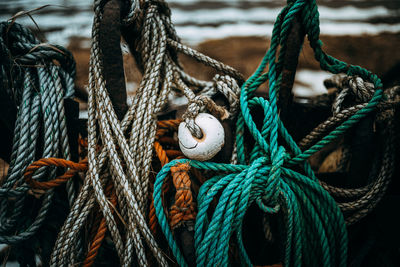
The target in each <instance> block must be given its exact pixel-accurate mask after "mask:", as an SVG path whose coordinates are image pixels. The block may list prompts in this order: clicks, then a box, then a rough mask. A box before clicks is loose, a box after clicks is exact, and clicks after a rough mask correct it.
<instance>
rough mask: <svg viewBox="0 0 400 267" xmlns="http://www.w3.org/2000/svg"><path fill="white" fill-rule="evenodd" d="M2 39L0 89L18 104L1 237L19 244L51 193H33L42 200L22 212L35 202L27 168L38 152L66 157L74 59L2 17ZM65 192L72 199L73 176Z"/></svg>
mask: <svg viewBox="0 0 400 267" xmlns="http://www.w3.org/2000/svg"><path fill="white" fill-rule="evenodd" d="M0 45H1V47H0V53H1V57H2V61H1V63H0V67H1V72H0V74H1V76H0V77H1V80H2V87H1V90H2V91H3V92H4V93H6V94H7V96H8V97H9V100H10V102H11V103H12V104H13V105H15V107H16V110H17V114H16V121H15V128H14V138H13V145H12V154H11V159H10V164H9V169H8V172H7V175H6V177H5V178H4V180H3V181H2V184H1V188H0V195H1V200H0V210H1V214H0V243H3V244H12V245H19V244H21V243H22V242H24V241H27V240H29V239H30V238H31V237H32V236H34V235H35V234H36V233H37V231H38V229H39V228H40V227H41V226H42V224H43V223H44V220H45V219H46V216H47V213H48V211H49V208H50V206H51V204H52V201H53V199H54V192H53V190H50V191H48V192H46V193H45V195H44V196H43V198H42V199H33V203H39V205H40V209H39V210H38V211H37V214H36V215H35V214H30V215H29V214H25V213H24V210H26V209H32V207H33V206H32V194H31V191H30V190H29V189H30V188H29V186H27V185H26V184H25V183H24V177H23V174H24V171H25V168H26V167H27V166H28V165H29V164H30V163H32V162H33V161H34V160H35V159H39V158H48V157H61V158H65V159H69V157H70V148H69V142H68V135H67V128H66V118H65V110H64V99H65V98H70V97H71V96H72V95H73V93H74V78H75V61H74V59H73V57H72V55H71V53H70V52H69V51H67V50H66V49H65V48H63V47H61V46H58V45H51V44H47V43H41V42H40V41H39V40H38V39H37V38H36V37H35V36H34V35H33V33H32V32H31V31H30V30H28V29H27V28H25V27H23V26H22V25H20V24H18V23H15V22H13V21H10V22H1V23H0ZM53 61H57V62H58V64H56V63H55V62H53ZM56 171H57V169H56V168H41V169H39V171H38V172H37V173H36V174H35V175H34V176H33V180H32V181H45V180H52V179H54V178H55V176H56ZM67 192H68V197H69V203H70V205H72V203H73V202H74V200H75V194H76V193H75V189H74V182H73V180H71V181H69V182H68V183H67ZM22 251H23V250H21V253H23V252H22Z"/></svg>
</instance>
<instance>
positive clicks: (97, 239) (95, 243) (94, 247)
mask: <svg viewBox="0 0 400 267" xmlns="http://www.w3.org/2000/svg"><path fill="white" fill-rule="evenodd" d="M105 191H106V192H105V194H106V196H109V195H110V194H111V197H110V202H111V205H113V206H114V207H115V206H116V205H117V196H116V195H115V190H114V188H113V185H112V183H109V184H108V186H107V188H106V190H105ZM111 212H112V213H114V209H111ZM98 215H100V216H98V217H100V218H101V221H100V223H99V224H98V228H97V232H96V235H95V236H94V237H93V239H92V242H91V243H90V248H89V251H88V253H87V255H86V259H85V261H84V262H83V266H84V267H90V266H92V265H93V263H94V261H95V259H96V256H97V253H98V252H99V249H100V247H101V244H102V242H103V239H104V237H105V236H106V232H107V224H106V219H105V218H104V216H103V215H102V213H101V212H98ZM96 219H97V218H96ZM94 225H97V224H96V223H95V224H94Z"/></svg>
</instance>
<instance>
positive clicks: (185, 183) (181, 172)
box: [170, 163, 196, 229]
mask: <svg viewBox="0 0 400 267" xmlns="http://www.w3.org/2000/svg"><path fill="white" fill-rule="evenodd" d="M189 169H190V166H189V164H188V163H183V164H177V165H175V166H173V167H171V174H172V177H173V178H172V181H173V183H174V186H175V188H176V193H175V203H174V205H173V206H172V207H171V211H170V220H171V221H170V224H171V228H172V229H175V228H177V227H179V226H180V225H181V224H182V223H184V222H185V221H190V220H194V219H195V218H196V211H195V204H194V202H193V196H192V190H191V184H192V182H191V181H190V177H189V174H188V172H189Z"/></svg>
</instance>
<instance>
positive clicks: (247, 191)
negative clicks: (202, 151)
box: [153, 0, 393, 266]
mask: <svg viewBox="0 0 400 267" xmlns="http://www.w3.org/2000/svg"><path fill="white" fill-rule="evenodd" d="M295 17H297V18H298V19H299V20H300V22H301V24H302V26H303V28H304V30H305V32H306V33H307V36H308V39H309V41H310V45H311V47H312V48H313V49H314V55H315V58H316V59H317V60H318V61H319V63H320V66H321V68H322V69H323V70H326V71H329V72H331V73H346V74H347V75H348V76H350V77H351V76H358V77H360V78H361V79H362V80H363V81H366V82H368V83H370V85H371V86H370V85H368V86H369V89H370V91H369V92H368V93H370V94H367V95H365V94H361V97H362V99H363V102H367V103H366V104H361V105H358V106H356V107H351V108H349V109H347V111H346V112H343V111H341V109H340V108H337V109H336V110H335V111H337V112H336V115H335V116H336V117H335V118H334V119H331V120H330V121H332V123H330V126H332V127H333V128H332V129H330V130H329V132H328V134H325V131H323V133H324V134H323V135H322V136H318V137H317V138H310V137H308V138H306V140H309V139H312V140H313V141H314V140H315V143H313V144H311V146H310V147H307V148H306V149H305V150H304V151H301V149H300V148H299V146H298V145H297V144H296V143H295V142H294V141H293V139H292V138H291V136H290V134H289V133H288V132H287V130H286V128H285V127H284V125H283V123H282V122H281V120H280V118H279V113H278V107H277V97H279V88H280V84H281V82H282V81H281V79H282V72H281V71H282V63H283V59H284V55H285V52H286V41H287V37H288V33H289V31H290V28H291V25H292V23H293V20H294V18H295ZM321 46H322V43H321V42H320V41H319V15H318V10H317V5H316V3H315V1H305V0H297V1H288V4H287V6H286V7H285V8H284V9H283V10H282V11H281V13H280V14H279V15H278V17H277V20H276V22H275V25H274V29H273V34H272V39H271V46H270V48H269V50H268V52H267V54H266V55H265V57H264V59H263V61H262V62H261V64H260V66H259V67H258V69H257V71H256V72H255V73H254V74H253V75H252V77H250V79H249V80H247V81H246V83H245V84H244V85H243V86H242V90H241V96H240V104H241V114H240V115H239V118H238V121H237V136H236V145H237V157H238V161H239V165H231V164H218V163H212V162H199V161H195V160H174V161H172V162H170V163H168V164H167V165H165V166H164V168H163V169H162V170H161V171H160V172H159V173H158V175H157V178H156V181H155V184H154V194H153V196H154V205H155V209H156V214H157V217H158V221H159V223H160V225H161V228H162V230H163V232H164V235H165V237H166V239H167V241H168V243H169V245H170V248H171V249H172V251H173V253H174V256H175V258H176V260H177V261H178V263H179V265H180V266H187V263H186V261H185V259H184V257H183V254H182V252H181V249H180V247H179V246H178V245H177V243H176V241H175V239H174V236H173V234H172V232H171V229H170V226H169V224H168V221H167V219H166V215H165V214H164V208H163V203H162V198H161V188H162V186H163V183H164V179H165V177H166V175H167V174H168V173H169V172H170V170H171V168H172V167H173V166H175V165H177V164H183V163H186V164H189V165H190V166H192V167H194V168H198V169H201V170H210V171H215V172H217V173H218V175H217V176H215V177H213V178H211V179H209V180H208V181H206V182H205V183H204V184H203V185H202V187H201V189H200V192H199V195H198V197H197V206H198V214H197V218H196V226H195V249H196V259H197V265H198V266H205V265H206V266H215V265H222V266H227V265H229V257H228V250H229V245H230V243H229V241H230V240H231V238H232V237H234V240H235V242H236V243H237V245H236V246H237V248H238V249H239V255H240V259H241V262H242V264H243V265H247V266H252V263H251V262H250V259H249V256H248V254H247V252H246V249H245V247H244V244H243V241H242V223H243V217H244V215H245V212H246V210H247V208H248V207H249V206H250V205H251V204H252V203H256V204H257V205H258V206H259V208H260V209H261V210H262V211H264V212H265V213H269V214H275V215H276V216H278V218H279V220H280V221H281V222H282V225H283V227H282V228H283V229H282V231H283V233H284V234H285V237H284V238H283V241H282V242H283V244H282V247H283V255H282V258H283V263H284V265H285V266H300V265H305V266H346V264H347V230H346V224H345V218H344V216H343V213H342V211H343V212H344V213H345V214H346V215H347V213H348V212H350V213H352V214H351V215H350V216H349V217H347V221H348V222H349V223H352V222H354V221H355V220H358V219H360V218H361V217H363V216H365V214H367V213H368V212H369V210H370V208H372V207H374V206H375V205H376V203H377V201H378V200H379V199H380V197H381V195H382V193H383V192H385V187H386V186H387V182H383V183H382V181H381V180H382V179H381V178H378V179H377V180H376V182H374V183H373V184H372V185H370V186H368V189H370V188H372V187H374V190H372V191H371V192H373V193H372V194H375V195H378V196H379V197H377V198H375V200H374V201H369V200H370V198H371V195H368V196H363V197H361V199H360V200H357V203H352V202H350V203H341V202H340V203H339V205H338V204H336V203H335V201H334V199H333V198H332V197H331V196H330V195H329V194H328V191H331V192H333V191H334V190H330V189H331V188H332V187H328V186H325V188H327V189H328V191H326V190H325V189H324V187H323V186H322V185H321V184H320V182H319V181H318V180H317V178H316V176H315V174H314V172H313V171H312V169H311V167H310V165H309V164H308V163H307V161H306V160H307V159H308V158H309V157H310V156H311V155H312V154H314V153H316V152H317V151H319V150H321V149H322V148H323V147H325V146H326V145H327V144H329V143H330V142H332V141H333V140H335V139H337V138H338V137H339V136H341V135H343V134H344V133H345V132H346V131H347V130H348V129H350V128H351V127H353V126H354V125H355V124H356V123H357V122H359V121H360V120H361V119H363V118H365V117H366V116H367V115H368V114H370V113H371V112H372V111H374V110H376V108H377V106H378V104H379V103H380V102H381V101H382V97H383V91H382V84H381V81H380V79H379V78H378V77H377V76H376V75H374V74H372V73H370V72H368V71H367V70H365V69H363V68H361V67H358V66H352V65H348V64H346V63H344V62H341V61H339V60H337V59H335V58H333V57H331V56H329V55H327V54H325V53H324V52H323V51H322V47H321ZM278 47H279V50H278ZM278 51H279V54H278ZM267 65H269V69H268V72H266V73H262V72H263V70H264V69H265V68H266V66H267ZM357 79H358V80H357ZM267 80H268V85H269V99H268V100H266V99H263V98H260V97H255V96H254V91H255V90H256V89H257V88H258V87H259V86H260V85H261V84H262V83H264V82H266V81H267ZM355 80H357V82H358V83H360V80H359V78H355ZM362 86H364V84H362ZM358 87H360V86H358ZM341 97H342V98H344V97H345V96H344V94H343V95H342V96H341ZM257 106H258V107H261V108H262V110H263V111H264V116H265V117H264V121H263V125H262V127H261V129H259V128H257V126H256V124H255V122H254V121H253V118H252V115H251V110H253V109H254V108H255V107H257ZM338 106H340V105H338ZM339 114H342V115H339ZM344 115H346V117H345V119H339V117H341V118H343V117H344ZM389 117H390V116H389ZM389 126H390V124H389ZM245 128H247V130H248V131H249V132H250V134H251V136H252V137H253V138H254V140H255V145H254V147H253V148H246V147H245V142H244V139H245V135H244V133H245ZM320 128H321V127H320ZM390 129H391V127H389V128H388V131H390ZM386 133H387V131H383V132H382V135H383V136H384V135H385V134H386ZM390 142H391V141H390V140H387V142H385V144H386V146H385V147H386V149H390V148H389V147H390V145H389V146H387V144H390ZM250 149H251V150H250ZM246 151H248V152H249V153H246ZM384 155H387V156H388V157H391V152H390V151H387V150H385V152H384ZM390 159H391V160H392V158H390ZM390 159H389V158H385V157H384V158H383V159H382V163H381V166H382V168H383V169H384V171H383V172H382V174H383V175H384V176H389V174H390V175H391V172H392V169H391V165H390V164H393V162H392V163H388V162H389V160H390ZM385 181H387V179H385ZM377 183H378V184H380V185H379V186H378V185H377ZM382 184H383V185H384V186H382ZM378 188H379V190H378ZM332 189H334V188H332ZM344 191H346V190H343V191H339V192H340V193H339V192H337V195H339V196H343V194H344ZM364 191H365V190H364ZM364 191H363V192H364ZM364 193H365V192H364ZM217 195H219V198H218V204H217V206H216V208H215V209H214V210H212V211H211V212H212V216H211V217H209V216H208V213H209V212H210V203H211V201H212V200H213V199H214V197H216V196H217ZM353 196H354V194H353ZM353 204H354V206H353ZM341 209H342V210H341ZM209 218H210V219H209ZM311 251H312V253H311Z"/></svg>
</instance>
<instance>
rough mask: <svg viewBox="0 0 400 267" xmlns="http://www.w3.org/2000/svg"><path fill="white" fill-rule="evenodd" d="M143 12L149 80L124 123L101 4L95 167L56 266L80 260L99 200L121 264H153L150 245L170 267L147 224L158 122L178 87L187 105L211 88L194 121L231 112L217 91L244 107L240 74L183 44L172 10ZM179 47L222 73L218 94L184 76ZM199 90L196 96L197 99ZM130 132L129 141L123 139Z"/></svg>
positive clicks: (93, 64) (148, 6) (94, 77)
mask: <svg viewBox="0 0 400 267" xmlns="http://www.w3.org/2000/svg"><path fill="white" fill-rule="evenodd" d="M140 8H141V12H142V13H140V14H143V17H142V18H141V20H142V24H141V27H140V30H139V32H140V38H139V40H138V42H137V43H136V44H137V46H136V48H137V50H138V52H136V51H135V53H136V54H135V57H136V56H138V57H139V59H138V60H137V61H138V62H139V63H140V64H142V68H143V77H142V80H141V83H140V85H139V88H138V89H137V92H136V94H135V96H134V98H133V99H132V105H131V107H130V108H129V109H128V111H127V113H126V114H125V116H124V118H123V119H122V120H121V121H119V120H118V119H117V117H116V115H115V111H114V108H113V106H112V104H111V101H110V97H109V95H108V92H107V90H106V84H105V80H104V76H103V73H102V67H101V66H102V59H101V57H100V54H101V51H100V48H99V45H98V43H99V39H98V38H99V37H98V34H99V25H100V23H101V20H102V14H103V13H102V4H101V1H95V4H94V10H95V18H94V22H93V30H92V40H93V43H92V49H91V60H90V71H89V101H88V102H89V109H88V110H89V119H88V163H89V164H88V167H89V168H88V172H87V174H86V179H85V182H84V185H83V187H82V189H81V191H80V194H79V195H78V197H77V201H75V203H74V206H73V207H72V208H71V211H70V213H69V215H68V218H67V220H66V222H65V224H64V226H63V227H62V229H61V231H60V233H59V235H58V239H57V241H56V246H55V248H54V251H53V254H52V260H51V265H65V264H67V263H68V264H74V263H76V262H78V259H79V257H80V255H78V254H76V253H74V252H75V251H79V249H77V248H76V245H74V244H79V242H77V241H78V240H79V239H80V235H79V233H80V231H81V229H83V227H84V225H85V223H86V221H87V218H88V216H89V214H90V213H91V211H92V210H93V207H94V205H95V203H98V204H99V206H100V209H101V211H102V213H103V216H104V218H105V221H106V224H107V227H108V228H109V230H110V233H111V236H112V239H113V241H114V243H115V247H116V251H117V254H118V256H119V259H120V263H121V264H122V265H130V264H131V263H132V261H133V259H137V263H138V264H139V265H140V266H147V265H148V259H147V257H146V253H145V246H146V247H148V248H150V250H151V252H152V254H153V255H154V258H155V259H156V260H157V262H158V263H159V264H160V265H162V266H166V265H167V261H166V259H165V257H164V254H163V252H162V251H161V250H160V248H159V246H158V244H157V243H156V242H155V239H154V237H153V235H152V233H151V231H150V229H149V227H148V225H147V223H146V221H145V214H146V210H147V205H148V203H147V194H148V190H149V172H150V166H151V157H152V149H153V143H154V141H155V135H156V120H155V119H154V118H155V116H156V115H157V114H158V113H159V112H160V111H162V108H163V107H164V106H165V104H166V102H167V97H168V95H169V94H170V92H171V90H172V89H173V88H175V89H178V90H180V91H181V92H182V93H183V94H184V95H185V96H186V97H187V98H188V99H189V101H193V99H195V98H196V97H197V96H196V95H203V93H202V91H203V90H207V92H208V93H207V94H204V96H201V99H202V101H201V102H196V101H195V102H196V105H197V106H198V108H196V109H195V111H193V112H191V111H190V109H189V111H188V112H189V113H192V114H194V116H195V115H196V112H198V111H199V110H201V109H202V108H203V107H206V108H208V109H209V110H211V111H213V110H215V111H216V112H217V113H218V114H224V117H226V114H227V113H228V112H227V111H225V110H224V109H222V108H221V107H219V106H217V105H216V104H215V103H214V102H213V101H212V100H211V98H210V96H211V95H212V93H213V92H215V91H220V92H221V93H223V94H226V95H227V98H228V99H229V103H231V106H233V105H234V106H236V105H237V104H238V103H237V101H236V102H235V97H236V99H237V94H238V92H239V87H238V85H237V82H235V81H234V79H238V80H240V81H242V76H241V75H240V74H239V73H238V72H237V71H235V70H234V69H232V68H230V67H228V66H225V65H224V64H222V63H220V62H218V61H215V60H213V59H211V58H209V57H207V56H204V55H202V54H200V53H198V52H196V51H194V50H193V49H190V48H188V47H186V46H184V45H182V44H180V43H179V39H178V37H177V36H176V33H175V30H174V29H173V27H172V26H171V25H172V23H171V20H170V17H169V12H168V11H166V10H168V9H167V5H166V4H165V3H164V2H163V1H159V2H158V1H157V2H155V1H145V3H144V4H143V5H142V6H141V7H140ZM135 12H139V10H138V9H137V10H136V11H135ZM139 20H140V19H139ZM174 50H175V51H176V52H181V53H183V54H186V55H189V56H191V57H194V58H195V59H196V60H198V61H200V62H202V63H204V64H206V65H209V66H211V67H213V68H215V69H216V70H217V71H218V72H221V73H222V74H224V76H216V79H217V81H216V83H215V84H216V87H215V88H216V89H213V88H210V86H212V85H213V83H210V82H205V81H200V80H197V79H195V78H193V77H191V76H189V75H188V74H185V73H184V71H183V69H182V68H181V67H180V65H179V63H178V62H177V61H176V59H175V54H174V53H172V52H171V51H174ZM232 77H233V78H232ZM231 86H232V87H231ZM192 88H193V91H192ZM195 91H196V92H198V93H196V94H195V93H194V92H195ZM235 108H237V107H232V109H231V110H233V111H234V110H235ZM218 114H217V115H218ZM192 117H193V116H189V118H192ZM220 117H221V116H220ZM189 120H190V119H189ZM194 127H195V126H194ZM144 129H146V130H144ZM97 130H98V131H97ZM98 132H99V134H98ZM127 132H128V133H129V138H128V139H127V138H126V137H125V134H124V133H127ZM100 142H101V143H102V144H103V148H102V149H101V150H100V151H97V150H96V146H97V145H98V144H99V143H100ZM105 166H107V168H105ZM108 181H111V182H112V184H113V186H114V188H115V190H116V196H117V204H118V207H119V209H120V215H121V217H122V219H123V221H124V224H123V227H122V228H125V229H121V227H119V226H118V224H117V222H116V220H115V217H114V216H113V214H112V210H111V208H110V207H109V204H108V202H107V199H106V196H105V193H104V186H105V184H106V183H107V182H108ZM144 242H145V243H146V245H144Z"/></svg>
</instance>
